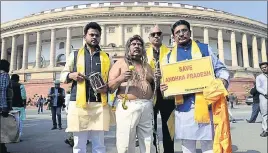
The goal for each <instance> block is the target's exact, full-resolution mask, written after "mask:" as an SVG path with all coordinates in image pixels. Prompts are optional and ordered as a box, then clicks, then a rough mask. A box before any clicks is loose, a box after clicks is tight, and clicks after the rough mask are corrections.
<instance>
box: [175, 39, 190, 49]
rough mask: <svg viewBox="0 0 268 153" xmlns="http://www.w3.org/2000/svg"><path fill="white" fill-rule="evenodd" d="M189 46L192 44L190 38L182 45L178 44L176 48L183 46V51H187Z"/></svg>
mask: <svg viewBox="0 0 268 153" xmlns="http://www.w3.org/2000/svg"><path fill="white" fill-rule="evenodd" d="M191 46H192V39H190V41H189V42H188V43H187V44H186V45H184V46H181V45H178V48H183V49H184V50H185V51H187V50H188V49H189V48H190V47H191Z"/></svg>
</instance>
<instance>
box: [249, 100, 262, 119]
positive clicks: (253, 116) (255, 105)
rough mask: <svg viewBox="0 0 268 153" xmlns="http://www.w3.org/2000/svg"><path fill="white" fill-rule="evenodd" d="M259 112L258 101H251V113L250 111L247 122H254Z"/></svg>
mask: <svg viewBox="0 0 268 153" xmlns="http://www.w3.org/2000/svg"><path fill="white" fill-rule="evenodd" d="M259 113H260V103H253V104H252V113H251V117H250V119H249V122H253V123H254V122H255V121H256V119H257V117H258V115H259Z"/></svg>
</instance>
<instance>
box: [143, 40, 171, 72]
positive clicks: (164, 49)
mask: <svg viewBox="0 0 268 153" xmlns="http://www.w3.org/2000/svg"><path fill="white" fill-rule="evenodd" d="M146 53H147V58H148V63H149V65H150V66H151V67H152V69H153V71H154V70H155V61H154V54H153V46H152V45H151V46H150V47H149V48H148V49H147V51H146ZM167 53H169V49H168V48H167V46H165V45H163V44H162V45H161V47H160V53H159V62H160V63H159V64H160V66H161V62H162V60H163V58H164V57H165V56H166V55H167Z"/></svg>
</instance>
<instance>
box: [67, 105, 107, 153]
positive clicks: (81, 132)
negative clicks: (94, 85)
mask: <svg viewBox="0 0 268 153" xmlns="http://www.w3.org/2000/svg"><path fill="white" fill-rule="evenodd" d="M110 113H111V111H110V109H109V106H108V105H107V106H102V103H101V102H90V103H88V107H87V108H86V109H83V108H78V107H76V102H75V101H71V102H70V104H69V108H68V115H67V129H66V132H73V136H74V147H73V153H86V152H87V151H86V147H87V146H86V144H87V139H88V136H90V137H91V140H92V153H106V151H105V150H106V149H105V146H104V131H108V130H109V127H110V121H111V120H110V119H111V118H110V116H111V115H110Z"/></svg>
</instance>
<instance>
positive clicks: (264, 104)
mask: <svg viewBox="0 0 268 153" xmlns="http://www.w3.org/2000/svg"><path fill="white" fill-rule="evenodd" d="M259 98H260V112H261V116H262V130H263V131H265V132H268V129H267V122H268V119H267V103H268V100H267V99H266V98H265V97H264V96H263V95H260V96H259Z"/></svg>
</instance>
